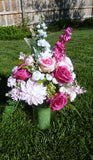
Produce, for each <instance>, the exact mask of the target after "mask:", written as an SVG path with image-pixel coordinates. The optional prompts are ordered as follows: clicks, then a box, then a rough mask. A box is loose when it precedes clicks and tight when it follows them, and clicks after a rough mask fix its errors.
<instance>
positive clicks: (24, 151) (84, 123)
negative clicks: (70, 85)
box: [0, 28, 93, 160]
mask: <svg viewBox="0 0 93 160" xmlns="http://www.w3.org/2000/svg"><path fill="white" fill-rule="evenodd" d="M61 33H62V31H60V32H56V33H51V34H49V35H48V38H47V39H48V40H49V42H50V44H51V46H52V47H53V45H54V44H55V43H56V41H57V40H58V36H59V35H60V34H61ZM72 33H73V34H72V39H71V40H70V42H69V43H68V44H66V53H67V55H68V56H69V57H70V58H71V59H72V62H73V64H74V69H75V73H76V75H77V80H78V84H80V85H81V86H84V88H85V89H86V90H87V93H85V94H83V95H79V96H77V98H76V100H75V101H74V102H73V104H74V105H75V107H76V108H77V109H78V111H79V113H80V114H81V116H82V118H80V117H79V116H78V114H77V113H76V112H75V111H67V110H64V109H62V110H61V111H60V112H57V113H56V119H55V121H54V122H53V124H52V125H51V127H50V128H49V129H47V130H45V131H42V130H39V129H38V128H36V127H35V126H34V124H33V123H32V109H31V108H30V107H29V106H27V107H26V106H25V107H24V108H22V106H21V105H19V107H18V109H17V110H16V111H15V112H14V114H13V115H12V116H11V117H9V118H8V119H7V121H6V122H3V121H1V123H0V125H1V126H0V129H1V130H0V160H93V92H92V90H93V29H88V28H87V29H73V31H72ZM20 51H23V52H24V53H28V52H29V49H28V46H27V45H26V44H25V42H24V41H23V40H17V41H16V40H13V41H0V77H1V80H0V103H1V104H0V107H1V109H0V115H1V116H2V115H3V111H4V107H5V105H6V103H7V98H5V93H6V92H7V90H8V88H7V87H6V81H7V78H8V76H10V75H11V69H12V68H13V61H15V60H16V59H17V58H18V57H19V52H20ZM0 119H1V118H0Z"/></svg>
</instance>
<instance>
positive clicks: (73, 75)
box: [71, 72, 76, 80]
mask: <svg viewBox="0 0 93 160" xmlns="http://www.w3.org/2000/svg"><path fill="white" fill-rule="evenodd" d="M71 76H72V78H73V80H74V79H75V78H76V74H75V73H74V72H72V73H71Z"/></svg>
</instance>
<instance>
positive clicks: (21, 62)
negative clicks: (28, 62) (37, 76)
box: [14, 59, 25, 66]
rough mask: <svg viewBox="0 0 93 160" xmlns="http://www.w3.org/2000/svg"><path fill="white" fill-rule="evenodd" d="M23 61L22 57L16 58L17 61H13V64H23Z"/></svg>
mask: <svg viewBox="0 0 93 160" xmlns="http://www.w3.org/2000/svg"><path fill="white" fill-rule="evenodd" d="M24 62H25V61H24V60H23V59H18V60H17V61H15V62H14V65H16V66H20V65H21V64H23V63H24Z"/></svg>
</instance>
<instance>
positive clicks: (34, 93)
mask: <svg viewBox="0 0 93 160" xmlns="http://www.w3.org/2000/svg"><path fill="white" fill-rule="evenodd" d="M46 95H47V91H46V87H44V85H43V83H41V84H40V85H39V84H38V82H35V81H33V80H31V79H30V78H29V79H28V80H27V82H25V81H22V82H21V93H20V99H21V100H24V101H25V102H27V103H28V104H29V105H32V104H34V105H36V106H37V105H38V104H42V103H43V102H44V100H45V99H46Z"/></svg>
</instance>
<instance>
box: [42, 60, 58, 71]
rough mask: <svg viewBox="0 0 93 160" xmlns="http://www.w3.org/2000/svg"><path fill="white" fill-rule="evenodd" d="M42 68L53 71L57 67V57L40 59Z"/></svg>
mask: <svg viewBox="0 0 93 160" xmlns="http://www.w3.org/2000/svg"><path fill="white" fill-rule="evenodd" d="M39 63H40V68H41V70H42V71H44V72H52V71H53V70H54V69H55V65H56V61H55V58H51V57H48V58H45V59H44V58H43V59H41V60H39Z"/></svg>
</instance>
